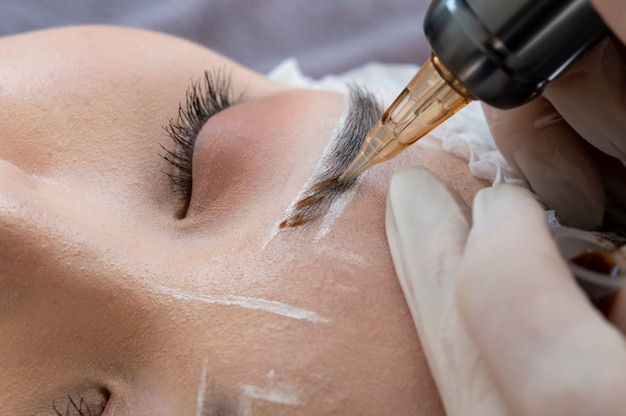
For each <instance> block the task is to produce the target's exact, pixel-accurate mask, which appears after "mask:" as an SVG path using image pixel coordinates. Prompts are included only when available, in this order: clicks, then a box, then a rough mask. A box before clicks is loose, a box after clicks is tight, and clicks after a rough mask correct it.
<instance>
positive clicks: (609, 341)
mask: <svg viewBox="0 0 626 416" xmlns="http://www.w3.org/2000/svg"><path fill="white" fill-rule="evenodd" d="M473 221H474V225H473V228H472V231H471V233H470V236H469V238H468V244H467V248H466V252H465V257H464V260H463V263H462V268H461V269H460V270H461V271H462V272H461V273H462V274H461V275H460V276H459V286H458V287H459V302H460V308H461V310H462V313H463V317H464V318H465V320H466V322H467V325H468V329H469V332H470V334H471V337H472V339H473V340H474V341H475V343H476V345H477V346H478V348H479V350H480V353H481V356H482V357H483V359H484V360H485V363H486V366H487V367H488V369H489V373H490V375H491V376H492V377H493V380H494V384H495V385H496V386H497V387H498V389H499V390H500V392H501V393H502V397H503V400H504V401H505V402H506V404H507V408H509V409H511V410H512V411H511V413H512V414H520V415H568V416H571V415H601V414H602V415H605V414H621V413H623V410H624V409H626V396H624V394H623V391H624V388H623V386H624V385H625V383H626V349H625V344H624V339H623V338H622V336H621V335H620V334H619V333H618V332H617V331H616V330H615V328H613V327H612V326H610V325H609V324H608V323H607V322H606V321H605V320H604V319H603V318H602V317H601V315H600V314H599V313H598V312H597V311H596V310H595V309H593V308H592V307H591V306H590V304H589V302H588V301H587V299H586V298H585V296H584V294H583V293H582V291H581V290H580V289H579V288H578V287H577V285H576V283H575V282H574V279H573V277H572V276H571V274H570V272H569V269H568V268H567V265H566V263H565V261H564V260H563V259H562V258H561V257H560V255H559V252H558V249H557V247H556V244H555V243H554V241H553V240H552V238H551V236H550V233H549V231H548V229H547V226H546V225H545V216H544V213H543V211H542V209H541V208H540V207H539V205H538V204H537V203H536V201H535V200H534V198H533V196H532V195H531V194H530V193H529V192H527V191H525V190H524V189H521V188H516V187H512V186H508V185H502V186H499V187H496V188H491V189H485V190H482V191H480V192H479V193H478V195H477V196H476V199H475V203H474V211H473Z"/></svg>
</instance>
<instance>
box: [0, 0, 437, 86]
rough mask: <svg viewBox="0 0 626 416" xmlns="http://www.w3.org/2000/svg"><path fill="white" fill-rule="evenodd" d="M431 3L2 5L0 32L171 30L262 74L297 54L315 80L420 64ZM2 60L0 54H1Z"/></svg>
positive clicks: (53, 1)
mask: <svg viewBox="0 0 626 416" xmlns="http://www.w3.org/2000/svg"><path fill="white" fill-rule="evenodd" d="M428 4H429V1H428V0H313V1H311V0H161V1H157V0H106V1H97V0H0V35H2V36H6V35H12V34H16V33H21V32H26V31H32V30H38V29H45V28H50V27H58V26H67V25H77V24H112V25H122V26H130V27H138V28H145V29H151V30H156V31H160V32H165V33H170V34H173V35H176V36H180V37H183V38H186V39H189V40H192V41H194V42H197V43H200V44H203V45H205V46H207V47H209V48H212V49H214V50H216V51H218V52H221V53H222V54H224V55H226V56H228V57H230V58H232V59H234V60H236V61H238V62H240V63H242V64H244V65H247V66H249V67H251V68H253V69H256V70H257V71H260V72H264V73H266V72H268V71H269V70H271V69H272V68H274V67H275V66H276V65H277V64H278V63H280V62H281V61H283V60H284V59H286V58H288V57H295V58H296V59H297V60H298V62H299V64H300V66H301V68H302V70H303V72H304V73H305V74H306V75H309V76H312V77H319V76H321V75H326V74H331V73H339V72H343V71H345V70H347V69H350V68H353V67H355V66H358V65H361V64H363V63H366V62H372V61H377V62H385V63H389V62H393V63H414V64H419V65H421V64H422V63H424V61H425V60H426V59H427V57H428V54H429V48H428V44H427V42H426V39H425V37H424V34H423V30H422V21H423V17H424V13H425V11H426V8H427V7H428ZM0 59H2V57H0Z"/></svg>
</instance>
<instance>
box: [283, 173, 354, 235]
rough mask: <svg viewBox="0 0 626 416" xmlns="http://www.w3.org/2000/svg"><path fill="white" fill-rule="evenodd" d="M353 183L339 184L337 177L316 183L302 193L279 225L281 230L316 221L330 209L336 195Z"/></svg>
mask: <svg viewBox="0 0 626 416" xmlns="http://www.w3.org/2000/svg"><path fill="white" fill-rule="evenodd" d="M354 182H355V181H349V182H339V177H338V176H336V177H334V178H331V179H326V180H323V181H320V182H318V183H316V184H315V185H313V186H311V187H310V188H309V189H307V190H306V192H304V198H302V199H300V200H299V201H298V202H297V203H296V205H295V206H294V212H293V213H292V214H291V215H289V217H288V218H286V219H285V220H284V221H283V222H281V223H280V225H279V227H280V228H281V229H283V228H286V227H298V226H301V225H303V224H307V223H309V222H311V221H313V220H316V219H318V218H319V217H321V216H322V215H324V214H325V213H326V212H327V211H328V209H329V208H330V204H331V202H332V201H333V199H334V197H335V196H336V195H339V194H340V193H342V192H343V191H345V190H346V189H348V188H349V187H350V186H352V185H353V184H354Z"/></svg>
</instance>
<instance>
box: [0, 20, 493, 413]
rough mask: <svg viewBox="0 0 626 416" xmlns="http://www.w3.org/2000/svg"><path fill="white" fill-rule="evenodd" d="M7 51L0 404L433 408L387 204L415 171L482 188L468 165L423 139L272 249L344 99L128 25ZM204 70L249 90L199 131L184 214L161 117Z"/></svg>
mask: <svg viewBox="0 0 626 416" xmlns="http://www.w3.org/2000/svg"><path fill="white" fill-rule="evenodd" d="M0 56H1V57H2V59H0V102H2V107H1V109H0V334H1V336H0V403H2V413H6V414H42V415H48V414H50V415H54V414H79V413H78V412H77V411H75V410H73V409H74V408H79V407H81V406H82V407H83V408H85V409H86V408H87V407H88V408H89V409H91V410H92V412H93V414H100V412H97V411H96V410H97V409H99V407H103V406H106V411H105V414H107V415H126V414H128V415H173V414H177V415H212V414H220V415H228V414H240V415H258V414H272V415H281V414H289V415H298V414H311V415H319V414H362V415H363V414H372V415H379V414H389V415H392V414H398V415H406V414H424V415H436V414H442V413H443V411H442V409H441V404H440V401H439V398H438V395H437V392H436V388H435V386H434V383H433V381H432V379H431V376H430V373H429V370H428V367H427V364H426V361H425V358H424V355H423V353H422V350H421V347H420V344H419V340H418V338H417V335H416V332H415V329H414V326H413V323H412V321H411V317H410V314H409V311H408V309H407V307H406V304H405V301H404V298H403V295H402V292H401V290H400V286H399V284H398V282H397V280H396V276H395V273H394V269H393V264H392V262H391V259H390V255H389V252H388V247H387V243H386V239H385V231H384V218H385V215H384V213H385V197H386V190H387V184H388V181H389V177H390V175H391V173H392V172H393V170H394V169H395V168H397V167H398V166H400V165H404V164H421V165H425V166H427V167H428V168H430V169H431V170H433V171H434V172H436V173H437V174H439V175H440V176H441V177H442V178H443V179H444V180H448V181H449V182H450V183H451V184H452V185H453V186H454V187H455V188H456V189H457V190H458V191H459V192H460V193H461V195H462V196H463V197H464V198H465V199H466V200H470V199H471V198H472V196H473V195H474V193H475V192H476V191H477V190H478V189H479V188H480V187H482V186H484V185H485V184H484V183H482V182H481V181H479V180H477V179H475V178H473V177H472V176H471V175H470V173H469V171H468V169H467V166H466V162H465V161H463V160H460V159H457V158H456V157H454V156H452V155H450V154H448V153H446V152H444V151H443V150H441V148H440V147H439V145H438V144H437V142H435V141H434V140H431V139H428V138H426V139H424V140H423V143H422V142H420V144H418V145H416V146H414V149H412V150H411V151H408V152H406V155H404V156H403V157H401V158H399V160H397V161H394V162H393V163H390V164H387V165H384V166H379V167H376V168H374V169H372V171H371V172H369V173H368V174H367V175H366V176H365V177H364V178H363V180H362V182H361V183H360V184H359V187H358V189H357V191H356V192H355V194H354V195H353V197H352V199H351V201H350V203H349V204H347V206H345V207H343V211H342V213H341V215H339V216H337V218H334V219H333V222H332V227H330V228H329V229H328V231H327V232H326V233H325V234H324V235H323V237H321V238H317V239H316V238H315V236H316V235H317V233H318V231H319V230H318V228H316V227H310V228H308V227H305V228H294V229H288V230H284V231H281V232H279V233H278V234H277V235H276V236H274V237H273V238H272V240H271V241H270V242H269V243H267V244H264V243H265V242H266V240H267V239H268V235H270V233H271V232H272V230H273V229H274V227H275V225H276V223H277V221H279V220H280V218H281V216H282V215H283V213H284V211H285V209H286V208H287V207H288V206H289V204H290V203H291V201H292V200H293V199H294V197H295V196H296V195H297V194H298V192H299V191H300V190H301V188H302V186H303V184H304V183H305V181H306V180H307V179H308V178H309V177H310V175H311V172H312V171H313V168H314V166H315V164H316V162H317V160H318V158H319V156H320V155H321V154H322V152H323V150H324V149H325V147H326V145H327V143H328V141H329V138H330V137H331V134H332V131H333V129H334V128H335V125H336V123H337V122H338V120H339V119H340V117H341V115H342V114H343V112H344V111H345V105H346V99H345V97H343V96H342V95H340V94H337V93H333V92H325V91H309V90H295V89H290V88H287V87H285V86H282V85H280V84H277V83H275V82H272V81H269V80H268V79H267V78H265V77H263V76H261V75H259V74H257V73H254V72H252V71H250V70H248V69H245V68H243V67H241V66H238V65H237V64H235V63H234V62H232V61H230V60H228V59H226V58H224V57H222V56H220V55H217V54H215V53H213V52H211V51H209V50H207V49H205V48H202V47H200V46H198V45H195V44H191V43H188V42H186V41H183V40H179V39H176V38H172V37H168V36H165V35H161V34H156V33H150V32H144V31H137V30H130V29H120V28H104V27H78V28H66V29H56V30H50V31H45V32H39V33H32V34H26V35H20V36H14V37H8V38H3V39H0ZM207 70H209V71H215V70H218V71H223V72H224V73H227V74H229V75H230V79H231V83H232V89H233V96H235V97H237V96H239V95H242V94H243V97H244V98H243V99H242V100H241V101H240V102H239V103H238V104H237V105H234V106H232V107H230V108H228V109H226V110H223V111H222V112H220V113H218V114H216V115H215V116H213V117H212V118H211V119H210V120H209V121H208V122H207V123H206V124H205V125H204V126H203V127H202V130H201V131H200V134H199V136H198V139H197V142H196V146H195V150H194V154H193V188H192V194H191V199H190V203H189V209H188V210H186V215H185V216H184V218H181V217H180V215H178V213H180V198H179V196H178V195H177V194H176V193H175V192H173V191H172V184H171V182H170V179H169V178H168V176H167V173H168V172H171V171H172V166H171V165H170V164H169V163H168V162H167V161H165V160H164V159H163V158H162V157H161V156H162V155H163V154H164V150H163V149H162V148H161V145H162V146H164V147H165V148H166V149H170V150H172V148H173V142H172V141H171V140H170V139H169V138H168V136H167V134H166V132H165V130H164V126H166V125H167V124H168V121H169V120H171V119H176V117H177V114H178V113H177V111H178V106H179V103H184V102H185V94H186V91H187V90H188V88H189V85H190V83H191V82H193V81H196V80H198V79H201V78H202V77H203V73H204V71H207ZM416 209H419V207H416ZM81 400H82V403H81ZM72 403H73V404H72ZM55 408H56V409H57V410H56V413H55ZM68 409H69V410H68ZM72 411H73V412H72ZM85 414H88V413H85Z"/></svg>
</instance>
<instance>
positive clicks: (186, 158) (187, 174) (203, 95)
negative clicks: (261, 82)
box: [161, 69, 242, 219]
mask: <svg viewBox="0 0 626 416" xmlns="http://www.w3.org/2000/svg"><path fill="white" fill-rule="evenodd" d="M241 101H242V96H239V97H234V95H233V88H232V79H231V77H230V74H227V73H226V71H225V70H220V69H218V70H215V71H212V72H211V71H205V73H204V76H203V77H202V78H200V79H199V80H198V81H194V82H192V83H191V85H190V86H189V88H188V90H187V93H186V101H185V104H184V105H183V104H182V103H181V104H179V107H178V117H177V118H176V119H175V120H174V119H171V120H170V121H169V123H168V125H167V126H165V128H164V129H165V131H166V133H167V134H168V136H169V137H170V138H171V139H172V141H173V142H174V149H173V150H169V149H168V148H166V147H165V146H163V145H161V148H162V149H163V151H164V152H165V154H163V155H161V157H162V158H163V159H165V160H166V161H167V162H169V163H170V165H171V167H172V170H171V171H170V172H169V173H167V176H168V177H169V178H170V183H171V187H172V192H173V193H174V194H175V195H177V196H178V197H179V205H180V206H179V208H178V209H177V210H176V217H177V218H179V219H182V218H185V216H186V214H187V209H188V208H189V202H190V200H191V190H192V181H193V169H192V160H193V151H194V147H195V143H196V140H197V138H198V134H199V133H200V130H201V129H202V126H204V124H205V123H206V122H207V121H208V120H209V119H210V118H211V117H213V116H214V115H215V114H217V113H219V112H220V111H223V110H225V109H227V108H230V107H232V106H233V105H236V104H238V103H239V102H241Z"/></svg>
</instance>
